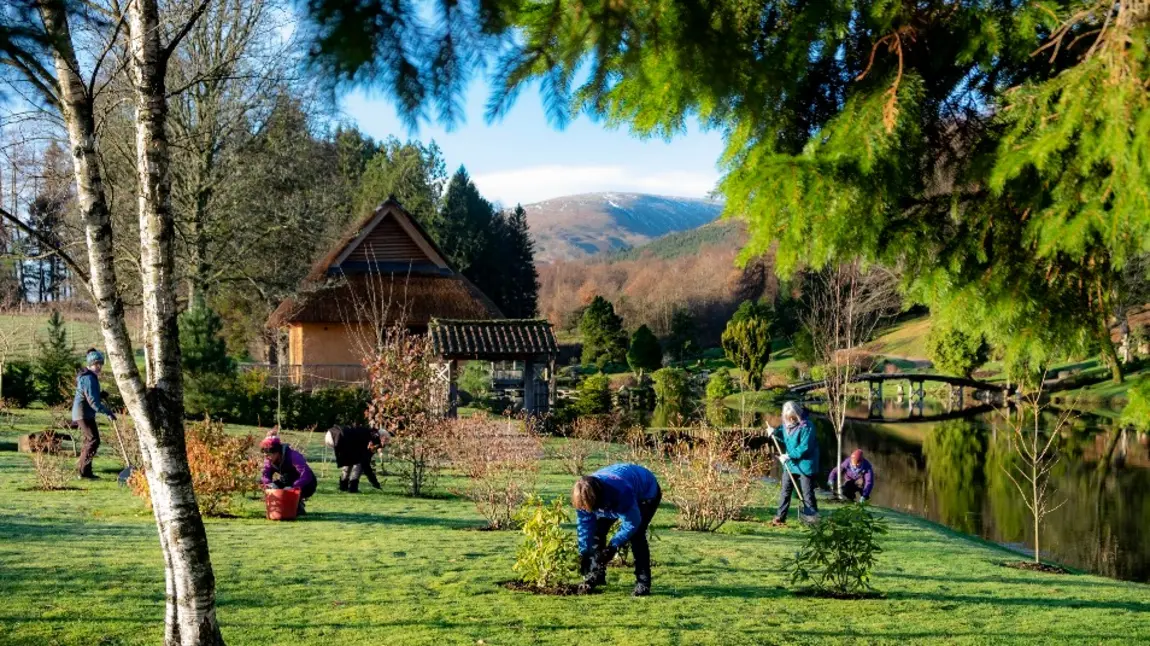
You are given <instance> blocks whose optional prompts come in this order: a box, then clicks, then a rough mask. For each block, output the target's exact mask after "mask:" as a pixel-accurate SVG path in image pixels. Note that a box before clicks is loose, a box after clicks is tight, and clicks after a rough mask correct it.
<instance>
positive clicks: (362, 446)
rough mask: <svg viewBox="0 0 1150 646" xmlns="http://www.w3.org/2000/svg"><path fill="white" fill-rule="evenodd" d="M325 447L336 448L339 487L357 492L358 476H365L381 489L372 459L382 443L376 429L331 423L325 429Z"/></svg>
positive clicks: (372, 484)
mask: <svg viewBox="0 0 1150 646" xmlns="http://www.w3.org/2000/svg"><path fill="white" fill-rule="evenodd" d="M327 435H328V442H327V444H328V446H330V447H331V448H332V449H334V451H335V463H336V466H338V467H339V490H340V491H346V492H348V493H359V478H360V476H362V475H366V476H367V481H368V482H370V483H371V486H372V487H374V488H376V489H380V488H381V487H380V485H379V479H377V478H376V477H375V469H374V468H372V466H371V459H372V457H373V456H374V455H375V452H376V451H378V450H379V449H380V448H381V447H382V446H383V439H382V438H381V436H380V433H379V431H376V430H375V429H373V428H368V427H366V426H333V427H331V429H330V430H328V432H327Z"/></svg>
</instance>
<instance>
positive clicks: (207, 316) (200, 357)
mask: <svg viewBox="0 0 1150 646" xmlns="http://www.w3.org/2000/svg"><path fill="white" fill-rule="evenodd" d="M223 329H224V326H223V321H222V320H221V319H220V317H219V315H218V314H216V312H215V311H214V310H212V309H211V308H210V307H208V306H207V304H205V303H204V301H202V300H199V301H197V302H196V303H194V304H193V305H192V306H191V307H190V308H188V310H187V311H186V312H184V313H183V314H182V315H181V316H180V360H181V362H182V363H183V368H184V373H185V374H186V375H188V376H199V375H204V374H220V375H229V374H233V373H234V372H235V363H234V362H233V361H232V359H231V357H229V356H228V345H227V342H226V341H225V340H224V337H223V335H222V332H223Z"/></svg>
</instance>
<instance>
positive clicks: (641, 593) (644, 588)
mask: <svg viewBox="0 0 1150 646" xmlns="http://www.w3.org/2000/svg"><path fill="white" fill-rule="evenodd" d="M649 594H651V575H650V574H640V575H638V576H636V577H635V590H634V591H633V592H632V593H631V596H632V597H645V596H647V595H649Z"/></svg>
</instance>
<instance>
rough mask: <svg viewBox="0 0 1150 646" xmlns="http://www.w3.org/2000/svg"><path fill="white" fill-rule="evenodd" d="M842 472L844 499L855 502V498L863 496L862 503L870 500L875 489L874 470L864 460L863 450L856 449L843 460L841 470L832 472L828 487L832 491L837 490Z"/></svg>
mask: <svg viewBox="0 0 1150 646" xmlns="http://www.w3.org/2000/svg"><path fill="white" fill-rule="evenodd" d="M840 472H841V473H842V474H843V476H842V477H843V497H844V498H846V499H847V500H850V501H851V502H854V499H855V496H856V495H858V494H862V498H861V499H860V502H866V501H867V500H869V499H870V492H871V489H874V468H873V467H871V465H870V462H868V461H867V460H866V459H865V458H863V452H862V450H861V449H856V450H855V452H854V453H851V456H850V457H849V458H847V459H845V460H843V463H842V464H840V465H839V468H837V469H835V470H834V471H831V477H830V479H828V480H827V486H829V487H830V488H831V491H834V490H835V482H836V479H837V477H838V474H839V473H840Z"/></svg>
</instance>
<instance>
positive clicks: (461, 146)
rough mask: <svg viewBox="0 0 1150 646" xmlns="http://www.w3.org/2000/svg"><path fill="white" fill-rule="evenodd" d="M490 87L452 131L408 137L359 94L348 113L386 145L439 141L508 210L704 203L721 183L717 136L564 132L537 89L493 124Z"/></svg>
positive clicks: (582, 122)
mask: <svg viewBox="0 0 1150 646" xmlns="http://www.w3.org/2000/svg"><path fill="white" fill-rule="evenodd" d="M488 96H489V91H488V86H487V85H486V83H484V82H482V81H476V82H475V83H473V84H472V85H471V88H470V90H469V92H468V95H467V97H466V104H465V105H466V121H465V122H464V123H460V124H458V125H456V127H455V129H454V130H453V131H451V132H448V131H447V130H445V129H444V128H443V127H442V126H440V125H439V124H436V123H433V124H422V125H421V126H420V128H419V130H418V131H416V132H409V131H408V130H407V128H406V127H405V126H404V125H403V123H402V122H401V121H400V120H399V118H398V117H397V116H396V112H395V108H394V106H393V105H392V103H391V102H390V101H389V100H388V99H387V98H386V97H385V96H383V95H381V94H371V93H364V92H362V91H357V92H354V93H352V94H350V95H348V96H347V97H345V98H344V100H343V105H342V107H343V111H344V113H345V114H346V115H347V116H348V117H349V118H351V119H353V120H354V121H355V122H356V123H357V124H358V125H359V127H360V129H361V130H363V131H364V132H366V133H367V134H369V135H371V136H373V137H375V138H377V139H379V138H383V137H386V136H388V135H395V136H397V137H399V138H401V139H407V138H417V139H421V140H424V141H427V140H431V139H434V140H435V141H436V143H438V144H439V147H440V148H441V149H442V150H443V154H444V157H445V158H446V160H447V164H448V169H449V170H450V171H454V170H455V169H456V168H458V167H459V165H460V164H463V165H464V166H466V167H467V170H468V172H469V173H471V176H472V178H473V179H474V180H475V183H476V185H477V186H478V187H479V190H480V191H481V192H482V193H483V195H484V197H486V198H487V199H489V200H492V201H498V202H501V203H502V204H504V205H505V206H509V205H512V204H515V203H522V204H529V203H532V202H538V201H541V200H545V199H550V198H553V197H559V196H562V195H570V194H574V193H587V192H594V191H633V192H640V193H655V194H659V195H674V196H681V197H703V196H705V195H706V194H707V193H708V192H709V191H710V190H711V189H712V188H714V185H715V183H716V181H717V180H718V178H719V173H718V170H717V169H716V166H715V162H716V161H717V160H718V159H719V153H720V152H721V150H722V139H721V137H720V135H719V133H717V132H701V131H700V130H699V129H698V128H697V127H694V126H692V127H691V128H690V129H689V131H688V132H687V133H685V134H683V135H680V136H678V137H676V138H675V139H673V140H672V141H670V142H666V141H663V140H662V139H646V140H644V139H639V138H637V137H634V136H632V135H631V134H630V133H628V132H627V131H626V130H609V129H607V128H604V127H603V126H601V125H599V124H596V123H594V122H592V121H591V120H590V119H589V118H587V117H585V116H581V117H579V118H578V119H577V120H575V121H573V122H571V123H569V124H568V125H567V127H566V128H565V129H563V130H559V129H557V128H555V127H553V126H551V125H550V124H549V123H548V121H547V118H546V116H545V114H544V112H543V104H542V101H541V99H540V97H539V93H538V91H527V90H525V91H523V92H522V93H520V95H519V100H518V101H517V102H516V104H515V106H514V107H513V108H512V109H511V111H510V112H509V113H508V114H507V116H506V117H504V118H503V119H502V120H500V121H497V122H495V123H492V124H490V125H489V124H487V122H486V120H485V119H484V118H483V111H484V107H485V105H486V101H487V97H488Z"/></svg>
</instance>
